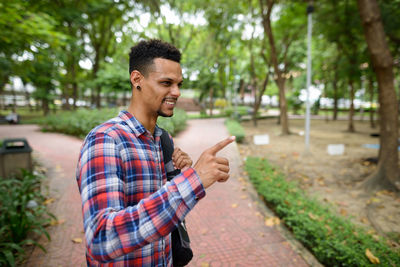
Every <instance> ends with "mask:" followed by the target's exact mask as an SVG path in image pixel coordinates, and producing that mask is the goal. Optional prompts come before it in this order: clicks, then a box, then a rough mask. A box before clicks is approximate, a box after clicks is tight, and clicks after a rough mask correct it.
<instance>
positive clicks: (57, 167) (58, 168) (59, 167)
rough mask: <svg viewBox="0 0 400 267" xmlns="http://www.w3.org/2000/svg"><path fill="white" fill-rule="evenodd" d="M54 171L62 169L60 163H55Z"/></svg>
mask: <svg viewBox="0 0 400 267" xmlns="http://www.w3.org/2000/svg"><path fill="white" fill-rule="evenodd" d="M56 171H57V172H60V171H62V168H61V165H60V164H57V165H56Z"/></svg>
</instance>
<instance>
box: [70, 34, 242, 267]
mask: <svg viewBox="0 0 400 267" xmlns="http://www.w3.org/2000/svg"><path fill="white" fill-rule="evenodd" d="M180 57H181V54H180V52H179V51H178V50H177V49H176V48H175V47H173V46H172V45H170V44H168V43H165V42H162V41H160V40H150V41H141V42H140V43H138V44H137V45H136V46H134V47H132V49H131V53H130V54H129V72H130V81H131V83H132V97H131V100H130V105H129V107H128V109H127V111H121V112H120V114H119V116H118V117H116V118H114V119H111V120H109V121H107V122H105V123H103V124H102V125H99V126H97V127H96V128H94V129H93V130H92V131H91V132H90V133H89V134H88V136H87V137H86V139H85V141H84V144H83V146H82V149H81V153H80V157H79V162H78V168H77V181H78V185H79V190H80V193H81V197H82V209H83V219H84V228H85V235H86V244H87V252H86V258H87V263H88V265H89V266H172V264H173V263H172V256H171V243H170V236H171V235H170V233H171V232H172V230H174V229H175V227H176V225H177V224H178V223H179V222H180V221H182V220H183V219H184V218H185V216H186V215H187V213H188V212H189V211H190V210H191V209H193V207H194V206H195V205H196V203H197V202H198V201H199V200H200V199H201V198H203V197H204V196H205V189H206V188H208V187H209V186H211V185H212V184H213V183H214V182H216V181H219V182H224V181H226V180H227V179H228V178H229V162H228V160H227V159H225V158H219V157H216V153H217V152H218V151H219V150H221V149H223V148H224V147H225V146H226V145H228V144H229V143H231V142H233V140H234V138H233V137H229V138H227V139H225V140H223V141H221V142H219V143H218V144H216V145H215V146H213V147H211V148H209V149H207V150H205V151H204V152H203V153H202V155H201V156H200V158H199V160H198V161H197V163H196V164H195V165H194V167H193V168H192V167H191V165H192V161H191V159H190V158H189V157H188V155H187V154H186V153H184V152H182V151H180V150H179V149H176V150H175V151H174V154H173V161H174V164H175V167H176V168H181V169H183V170H182V173H181V174H180V175H178V176H176V177H175V178H174V179H173V180H171V181H169V182H167V181H166V175H165V169H164V163H163V156H162V151H161V144H160V135H161V130H160V129H159V128H158V127H157V125H156V122H157V118H158V116H166V117H170V116H172V115H173V110H174V107H175V105H176V102H177V100H178V98H179V96H180V91H179V88H180V86H181V85H182V70H181V67H180Z"/></svg>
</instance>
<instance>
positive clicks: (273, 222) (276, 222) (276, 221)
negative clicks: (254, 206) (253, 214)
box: [265, 217, 281, 227]
mask: <svg viewBox="0 0 400 267" xmlns="http://www.w3.org/2000/svg"><path fill="white" fill-rule="evenodd" d="M280 223H281V220H280V219H279V218H278V217H270V218H267V219H265V225H266V226H268V227H272V226H274V225H279V224H280Z"/></svg>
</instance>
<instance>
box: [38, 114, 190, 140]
mask: <svg viewBox="0 0 400 267" xmlns="http://www.w3.org/2000/svg"><path fill="white" fill-rule="evenodd" d="M118 113H119V110H118V109H117V108H112V109H110V108H108V109H92V110H89V109H79V110H76V111H63V112H59V113H57V114H54V115H49V116H47V117H45V118H44V119H42V120H41V121H40V124H41V125H42V130H43V131H48V132H60V133H65V134H68V135H73V136H77V137H80V138H84V137H85V136H86V135H87V134H88V133H89V132H90V130H92V129H93V128H94V127H96V126H97V125H99V124H101V123H103V122H105V121H107V120H109V119H111V118H113V117H115V116H117V115H118ZM174 113H175V115H174V116H173V117H172V118H161V117H160V118H159V125H160V127H162V128H164V127H165V129H166V130H168V131H169V132H170V134H171V135H175V134H176V133H177V132H179V131H181V130H182V129H184V128H185V126H186V120H187V116H186V113H185V112H184V111H183V110H179V109H176V110H175V112H174Z"/></svg>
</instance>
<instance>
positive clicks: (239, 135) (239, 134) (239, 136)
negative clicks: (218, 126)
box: [225, 119, 246, 143]
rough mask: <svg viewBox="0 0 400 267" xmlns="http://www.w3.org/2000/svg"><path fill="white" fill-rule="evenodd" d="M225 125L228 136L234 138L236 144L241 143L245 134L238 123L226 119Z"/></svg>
mask: <svg viewBox="0 0 400 267" xmlns="http://www.w3.org/2000/svg"><path fill="white" fill-rule="evenodd" d="M225 125H226V127H227V128H228V132H229V134H231V135H234V136H236V142H238V143H241V142H243V140H244V137H245V136H246V133H245V131H244V129H243V127H242V125H240V123H239V122H238V121H235V120H231V119H227V120H226V121H225Z"/></svg>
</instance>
